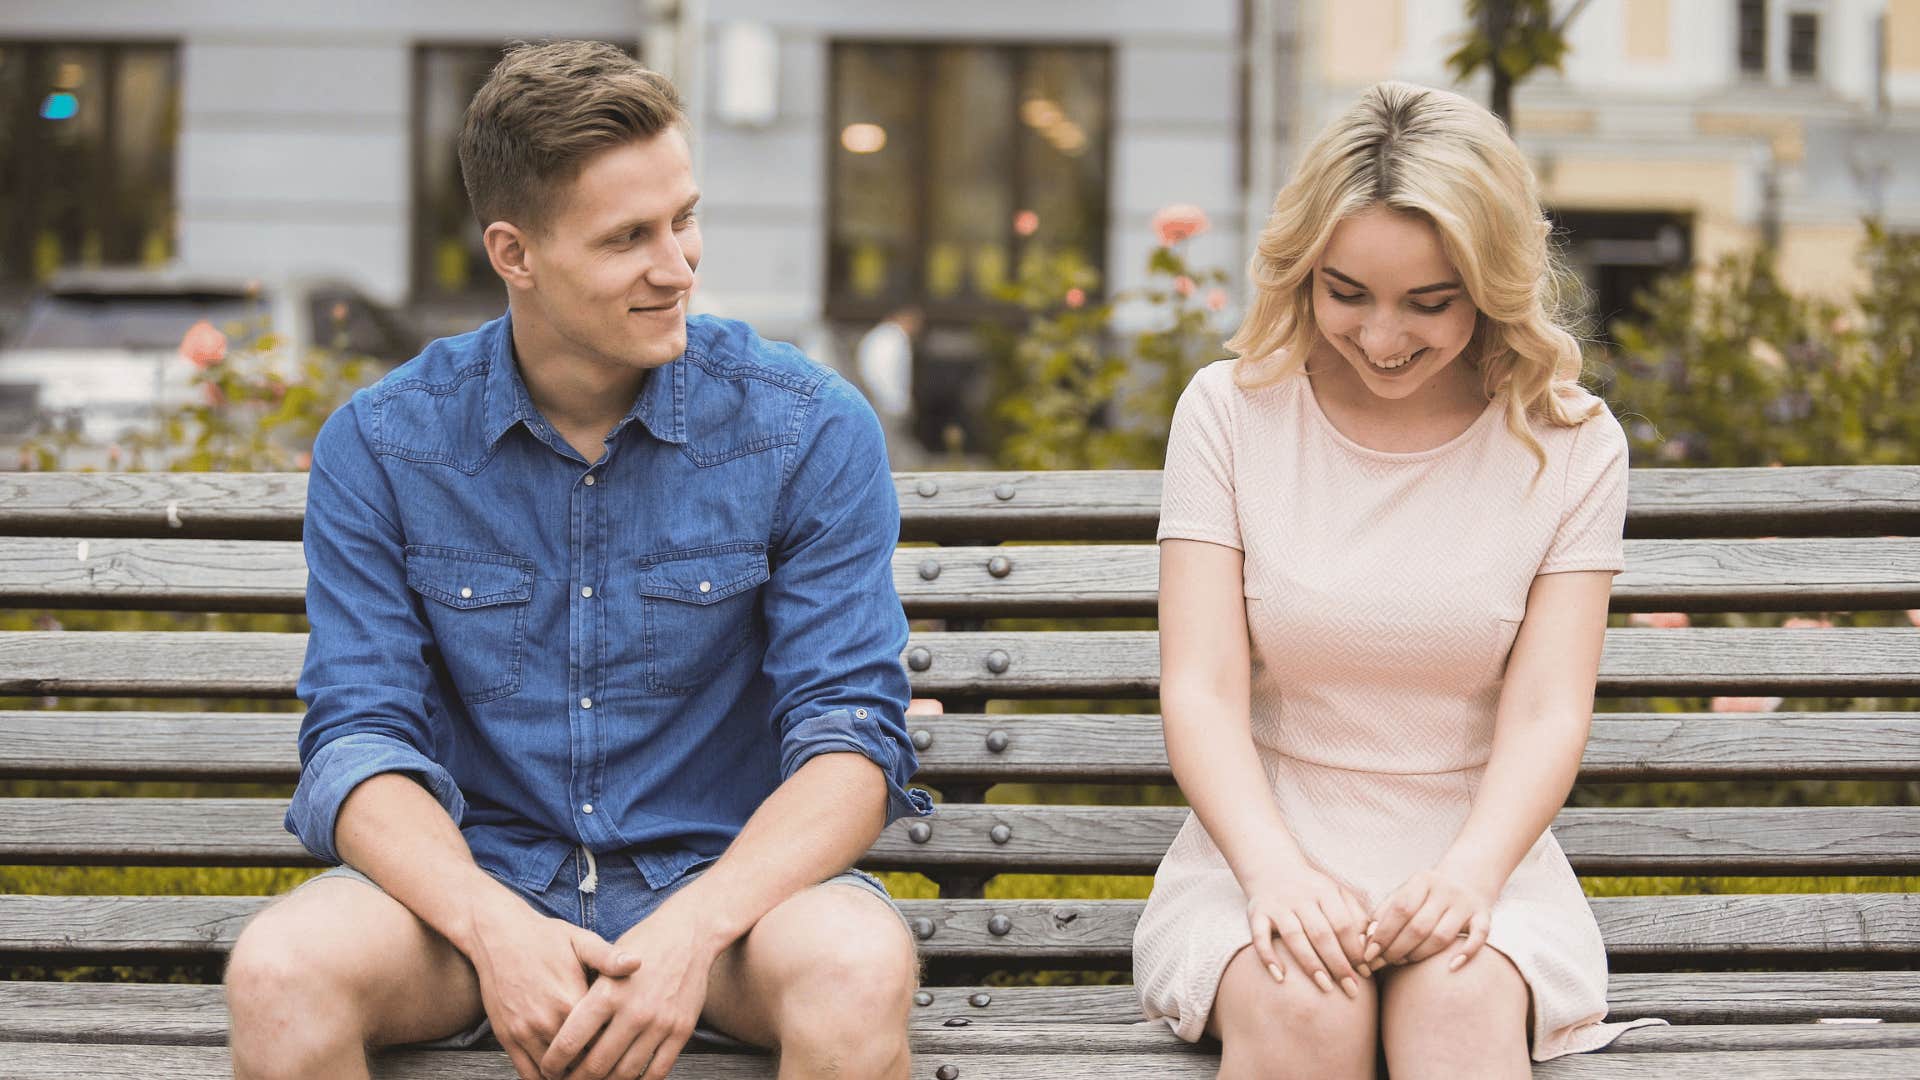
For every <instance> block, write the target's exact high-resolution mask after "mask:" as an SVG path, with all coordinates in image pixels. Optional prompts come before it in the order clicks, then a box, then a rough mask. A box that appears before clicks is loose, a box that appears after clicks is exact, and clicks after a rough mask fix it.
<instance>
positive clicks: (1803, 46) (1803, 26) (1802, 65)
mask: <svg viewBox="0 0 1920 1080" xmlns="http://www.w3.org/2000/svg"><path fill="white" fill-rule="evenodd" d="M1787 74H1789V75H1791V76H1793V77H1794V78H1796V79H1811V78H1815V77H1816V76H1818V75H1819V74H1820V16H1818V15H1815V14H1814V13H1812V12H1810V11H1796V12H1794V13H1793V14H1791V15H1788V16H1787Z"/></svg>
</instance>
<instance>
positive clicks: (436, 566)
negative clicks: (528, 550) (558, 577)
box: [406, 544, 533, 608]
mask: <svg viewBox="0 0 1920 1080" xmlns="http://www.w3.org/2000/svg"><path fill="white" fill-rule="evenodd" d="M406 557H407V587H408V588H410V589H412V590H413V591H414V592H417V593H419V594H420V595H421V596H425V597H429V598H431V599H434V600H438V601H439V602H440V603H442V604H445V605H447V606H448V607H454V608H477V607H488V606H491V605H493V604H524V603H526V602H527V601H529V600H531V599H533V562H532V560H530V559H522V558H520V557H518V556H515V555H495V554H492V553H490V552H485V551H464V550H462V549H460V548H449V547H432V546H429V545H424V544H409V545H407V549H406Z"/></svg>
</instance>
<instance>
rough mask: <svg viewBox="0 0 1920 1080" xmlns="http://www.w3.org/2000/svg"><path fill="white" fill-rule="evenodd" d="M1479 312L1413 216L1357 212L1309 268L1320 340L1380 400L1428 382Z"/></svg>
mask: <svg viewBox="0 0 1920 1080" xmlns="http://www.w3.org/2000/svg"><path fill="white" fill-rule="evenodd" d="M1478 314H1479V311H1478V310H1477V309H1476V308H1475V307H1474V306H1473V301H1472V300H1470V299H1468V297H1467V291H1466V287H1465V285H1464V284H1462V282H1461V280H1460V275H1459V274H1458V273H1457V272H1456V271H1455V270H1454V268H1453V264H1452V263H1451V262H1449V261H1448V260H1447V256H1446V253H1445V251H1444V250H1443V249H1442V248H1441V246H1440V233H1439V231H1438V230H1436V229H1435V228H1434V227H1433V224H1432V223H1431V222H1429V221H1427V220H1426V219H1425V218H1423V217H1420V216H1419V215H1416V214H1408V213H1401V212H1398V211H1394V210H1389V209H1387V208H1385V207H1380V206H1376V207H1371V208H1369V209H1367V210H1363V211H1361V212H1360V213H1357V214H1354V215H1353V216H1351V217H1349V218H1347V219H1346V220H1344V221H1342V222H1340V224H1338V225H1336V226H1335V227H1334V230H1333V236H1332V237H1331V238H1329V239H1328V241H1327V247H1326V250H1325V251H1323V252H1321V254H1320V259H1319V261H1318V262H1317V263H1315V264H1314V268H1313V318H1314V321H1315V322H1316V323H1317V324H1318V325H1319V328H1320V334H1321V336H1322V337H1324V338H1325V339H1326V341H1327V344H1328V345H1330V346H1332V348H1333V350H1334V351H1335V352H1337V353H1339V354H1340V356H1341V357H1342V358H1344V359H1345V360H1346V362H1347V364H1348V365H1349V366H1350V367H1352V368H1353V370H1354V371H1355V372H1356V373H1357V374H1358V375H1359V376H1360V381H1361V382H1362V383H1363V384H1365V386H1366V387H1367V389H1368V390H1370V391H1372V392H1373V393H1374V394H1375V395H1376V396H1378V397H1383V398H1390V399H1396V400H1397V399H1402V398H1407V397H1410V396H1412V395H1413V394H1414V393H1415V392H1417V391H1419V390H1420V389H1422V388H1424V387H1430V386H1433V385H1434V382H1435V380H1437V379H1439V378H1441V376H1442V374H1443V373H1445V372H1447V371H1448V370H1449V369H1450V368H1452V367H1453V364H1454V361H1455V360H1457V359H1458V358H1459V356H1460V354H1461V352H1462V351H1463V350H1464V349H1465V348H1466V346H1467V342H1468V340H1469V339H1471V338H1472V337H1473V327H1474V321H1475V317H1476V316H1477V315H1478ZM1460 374H1461V372H1460V371H1459V370H1455V371H1454V372H1453V374H1452V375H1451V376H1449V377H1450V378H1457V377H1459V376H1460Z"/></svg>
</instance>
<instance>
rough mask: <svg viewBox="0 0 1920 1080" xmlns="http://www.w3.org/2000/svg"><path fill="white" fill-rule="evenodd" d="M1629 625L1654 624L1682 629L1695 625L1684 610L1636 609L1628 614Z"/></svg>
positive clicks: (1667, 628) (1661, 627) (1672, 628)
mask: <svg viewBox="0 0 1920 1080" xmlns="http://www.w3.org/2000/svg"><path fill="white" fill-rule="evenodd" d="M1627 625H1628V626H1653V627H1658V628H1659V629H1662V630H1680V629H1683V628H1685V627H1689V626H1692V625H1693V620H1692V619H1689V618H1687V613H1686V612H1684V611H1636V612H1634V613H1633V614H1631V615H1629V616H1627Z"/></svg>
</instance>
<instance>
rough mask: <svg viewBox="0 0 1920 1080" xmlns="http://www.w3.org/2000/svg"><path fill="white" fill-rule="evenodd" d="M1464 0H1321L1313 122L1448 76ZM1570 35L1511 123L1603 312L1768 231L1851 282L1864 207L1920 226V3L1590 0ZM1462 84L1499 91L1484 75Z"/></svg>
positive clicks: (1803, 283)
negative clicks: (1379, 88)
mask: <svg viewBox="0 0 1920 1080" xmlns="http://www.w3.org/2000/svg"><path fill="white" fill-rule="evenodd" d="M1554 6H1555V8H1556V9H1562V10H1566V9H1570V7H1571V5H1569V4H1568V3H1566V2H1564V0H1563V2H1558V3H1556V4H1555V5H1554ZM1461 11H1462V5H1461V4H1460V3H1459V2H1458V0H1320V2H1317V3H1315V4H1314V5H1313V7H1312V16H1313V21H1312V23H1311V25H1310V26H1309V27H1308V28H1306V29H1304V30H1303V38H1302V40H1303V41H1305V42H1307V43H1308V44H1307V46H1306V47H1305V49H1304V50H1303V55H1302V64H1303V66H1304V68H1305V74H1304V78H1303V79H1302V82H1301V86H1302V88H1303V99H1302V101H1301V102H1300V107H1301V109H1302V116H1301V126H1302V127H1303V128H1317V127H1318V126H1319V125H1320V124H1321V123H1324V122H1325V121H1326V120H1327V119H1330V118H1331V117H1332V116H1334V115H1337V114H1338V113H1339V111H1340V110H1341V109H1343V108H1344V107H1345V105H1346V103H1347V102H1348V101H1350V100H1351V98H1352V96H1353V94H1354V93H1355V92H1356V91H1357V90H1358V89H1360V88H1361V87H1363V86H1366V85H1367V84H1369V83H1372V82H1374V81H1376V80H1379V79H1388V78H1397V79H1407V80H1410V81H1413V82H1420V83H1428V84H1432V85H1442V86H1444V85H1448V84H1449V82H1450V77H1449V75H1448V73H1447V71H1446V67H1445V57H1446V56H1447V54H1448V53H1449V52H1451V51H1452V49H1453V41H1454V39H1455V37H1456V35H1457V34H1458V33H1459V30H1460V28H1461V26H1462V14H1461ZM1568 40H1569V43H1570V45H1571V52H1570V53H1569V55H1568V57H1567V59H1566V63H1565V65H1564V66H1565V71H1564V72H1563V73H1559V72H1553V71H1542V72H1539V73H1537V74H1536V75H1534V76H1533V77H1531V78H1529V79H1528V80H1526V81H1525V82H1523V83H1522V84H1521V85H1520V86H1519V88H1518V89H1517V91H1516V93H1515V95H1514V106H1515V107H1514V116H1513V123H1514V129H1515V132H1516V135H1517V138H1518V141H1519V143H1520V145H1521V147H1522V149H1524V150H1525V151H1526V152H1527V154H1528V156H1529V158H1530V159H1531V160H1532V162H1533V165H1534V169H1535V172H1536V173H1537V175H1538V176H1539V178H1540V181H1541V186H1542V192H1543V195H1544V198H1545V201H1546V203H1547V204H1548V206H1549V208H1550V209H1551V211H1552V212H1553V213H1554V216H1555V217H1556V218H1557V219H1558V222H1559V223H1560V224H1561V225H1562V226H1564V227H1565V228H1566V230H1567V233H1568V234H1569V235H1568V245H1569V250H1568V254H1569V256H1570V259H1571V261H1572V262H1574V264H1575V265H1576V267H1577V268H1578V269H1579V270H1580V271H1581V273H1582V275H1583V276H1584V277H1585V278H1586V280H1587V282H1588V284H1589V285H1590V286H1591V287H1592V288H1593V289H1594V290H1595V291H1596V292H1597V293H1598V297H1597V307H1598V309H1599V310H1598V311H1597V314H1598V315H1599V316H1600V318H1601V319H1603V320H1604V319H1605V318H1607V317H1609V316H1613V315H1618V314H1619V313H1621V312H1622V311H1623V310H1624V309H1626V307H1627V305H1628V304H1629V302H1630V300H1631V296H1632V293H1633V292H1634V291H1635V290H1636V289H1639V288H1642V287H1644V286H1645V285H1646V284H1647V283H1648V282H1649V281H1651V280H1652V278H1653V277H1655V276H1657V275H1658V274H1659V273H1662V272H1665V271H1666V270H1669V269H1673V268H1676V267H1681V266H1686V265H1689V264H1690V263H1691V264H1699V263H1707V262H1711V261H1713V260H1714V259H1716V258H1718V257H1719V256H1720V255H1722V254H1725V253H1727V252H1730V251H1736V250H1743V249H1747V248H1751V247H1753V246H1755V245H1757V244H1760V243H1762V242H1770V243H1772V244H1774V245H1776V248H1777V251H1778V257H1779V266H1780V268H1781V271H1782V275H1783V277H1784V278H1785V279H1786V281H1787V282H1788V283H1789V284H1790V285H1791V286H1793V287H1795V288H1798V289H1804V290H1809V291H1815V292H1823V293H1829V294H1841V293H1844V292H1846V291H1847V290H1848V289H1850V288H1851V287H1852V286H1853V285H1855V284H1856V283H1857V281H1858V277H1859V273H1860V271H1859V267H1858V264H1857V262H1856V260H1855V253H1856V251H1857V249H1858V247H1859V245H1860V242H1861V241H1862V239H1863V238H1864V235H1865V233H1864V230H1863V228H1862V224H1861V222H1862V219H1863V218H1865V217H1868V216H1872V217H1878V218H1880V219H1881V220H1883V221H1885V222H1886V223H1887V225H1888V226H1889V227H1892V228H1895V229H1900V230H1915V229H1920V3H1916V2H1914V0H1589V2H1588V3H1586V4H1585V5H1584V6H1582V7H1580V9H1579V10H1578V12H1577V14H1576V15H1575V17H1574V18H1573V21H1572V22H1571V23H1570V24H1569V25H1568ZM1464 90H1465V91H1466V92H1468V93H1470V94H1472V95H1473V96H1475V97H1476V98H1479V99H1481V100H1485V89H1484V81H1482V82H1481V83H1477V84H1474V85H1470V86H1468V87H1465V88H1464Z"/></svg>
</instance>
